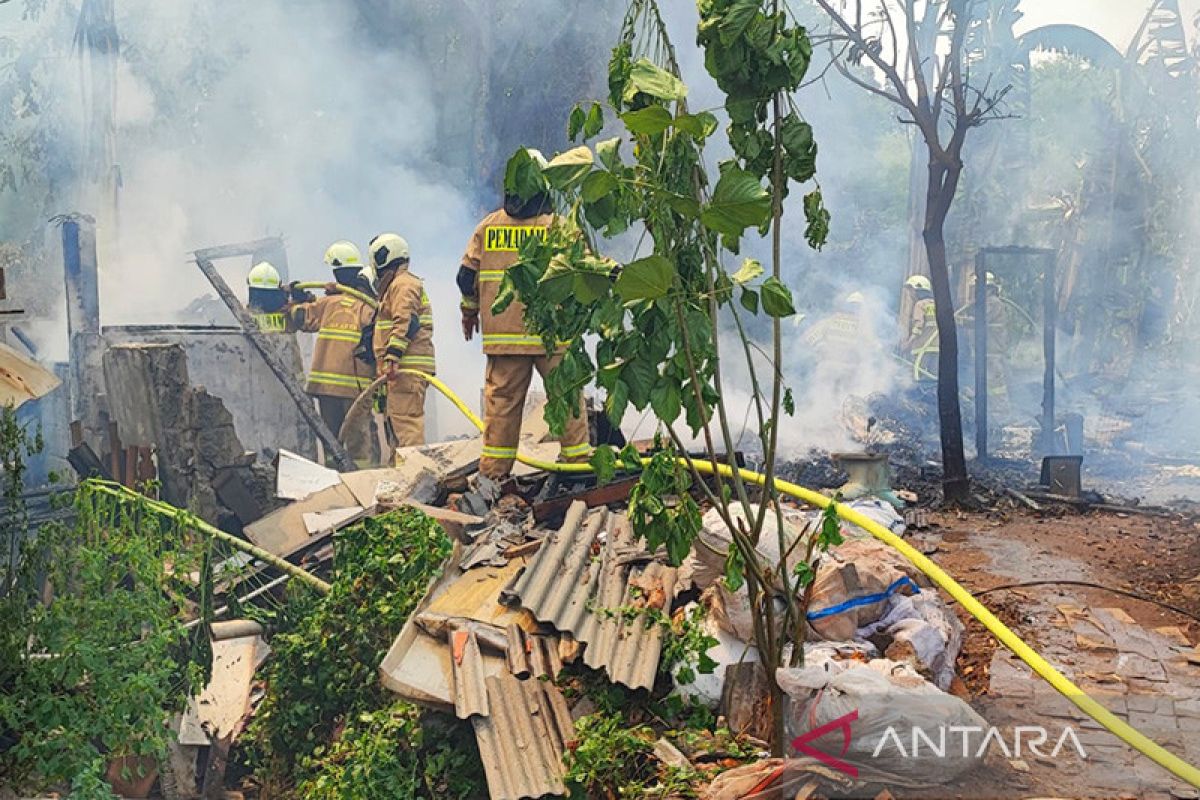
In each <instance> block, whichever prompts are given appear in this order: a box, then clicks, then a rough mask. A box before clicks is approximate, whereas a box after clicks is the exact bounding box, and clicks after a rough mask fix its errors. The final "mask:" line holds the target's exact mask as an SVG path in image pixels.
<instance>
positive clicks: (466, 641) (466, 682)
mask: <svg viewBox="0 0 1200 800" xmlns="http://www.w3.org/2000/svg"><path fill="white" fill-rule="evenodd" d="M449 639H450V673H451V676H452V680H453V683H454V687H453V688H454V714H455V716H457V717H458V718H459V719H470V718H471V717H474V716H485V717H486V716H487V714H488V700H487V685H486V683H485V682H484V666H483V654H482V653H480V652H479V639H478V638H477V637H476V636H475V632H474V631H472V630H464V629H459V630H454V631H451V632H450V635H449Z"/></svg>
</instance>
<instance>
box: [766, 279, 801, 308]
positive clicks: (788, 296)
mask: <svg viewBox="0 0 1200 800" xmlns="http://www.w3.org/2000/svg"><path fill="white" fill-rule="evenodd" d="M762 307H763V311H765V312H767V315H768V316H771V317H790V316H791V315H792V314H795V313H796V306H795V304H794V303H793V302H792V292H791V290H790V289H788V287H786V286H784V285H783V282H782V281H780V280H779V279H778V278H776V277H774V276H772V277H770V278H767V279H766V280H765V281H763V285H762Z"/></svg>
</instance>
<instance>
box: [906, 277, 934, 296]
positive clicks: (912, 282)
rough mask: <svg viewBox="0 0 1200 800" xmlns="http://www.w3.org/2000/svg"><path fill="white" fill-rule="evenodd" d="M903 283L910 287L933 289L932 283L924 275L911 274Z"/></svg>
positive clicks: (925, 289) (929, 290) (930, 290)
mask: <svg viewBox="0 0 1200 800" xmlns="http://www.w3.org/2000/svg"><path fill="white" fill-rule="evenodd" d="M904 285H905V286H907V287H909V288H910V289H923V290H924V291H926V292H932V291H933V284H932V283H930V282H929V278H926V277H925V276H924V275H913V276H911V277H909V279H908V280H906V281H905V282H904Z"/></svg>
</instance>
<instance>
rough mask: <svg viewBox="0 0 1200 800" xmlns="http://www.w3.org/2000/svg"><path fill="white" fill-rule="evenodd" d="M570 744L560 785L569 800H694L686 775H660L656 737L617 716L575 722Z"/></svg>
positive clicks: (691, 774) (669, 771) (646, 728)
mask: <svg viewBox="0 0 1200 800" xmlns="http://www.w3.org/2000/svg"><path fill="white" fill-rule="evenodd" d="M575 734H576V737H577V738H576V742H575V745H574V746H573V747H572V748H571V749H570V750H569V751H568V752H567V754H566V758H565V762H566V767H567V775H566V783H567V786H568V788H569V789H570V792H571V797H573V798H588V797H638V798H643V797H660V798H666V797H694V796H695V794H694V792H693V790H692V788H691V783H692V781H693V780H694V778H695V773H694V772H693V771H691V770H677V769H672V768H666V769H660V766H659V763H658V761H657V759H655V758H654V755H653V750H654V742H655V740H656V739H657V738H658V736H657V734H655V732H654V731H653V729H651V728H650V727H649V726H646V725H637V726H632V727H631V726H629V725H628V724H627V723H626V722H625V720H624V719H623V718H622V717H621V716H620V715H617V714H605V713H603V712H600V713H595V714H588V715H586V716H583V717H580V718H579V720H578V721H577V722H576V723H575Z"/></svg>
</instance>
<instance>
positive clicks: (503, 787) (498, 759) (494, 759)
mask: <svg viewBox="0 0 1200 800" xmlns="http://www.w3.org/2000/svg"><path fill="white" fill-rule="evenodd" d="M487 701H488V710H489V713H488V715H487V716H476V717H472V724H473V725H474V727H475V739H476V741H477V742H478V743H479V756H480V759H481V760H482V761H483V768H484V772H485V774H486V775H487V783H488V792H489V794H490V795H491V798H492V800H525V798H538V797H546V796H548V795H550V796H561V795H563V794H566V786H565V785H564V784H563V773H564V770H563V763H562V756H563V752H564V750H565V749H566V745H567V742H568V741H570V740H571V739H572V738H573V737H574V725H573V724H572V722H571V713H570V711H569V710H568V709H567V702H566V700H564V699H563V696H562V692H560V691H559V690H558V687H557V686H555V685H554V684H553V683H551V682H550V681H543V680H538V679H536V678H530V679H528V680H519V679H517V678H516V677H515V676H513V675H511V674H510V673H508V672H507V671H504V672H501V673H500V674H499V675H493V676H491V677H489V678H488V679H487Z"/></svg>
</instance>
